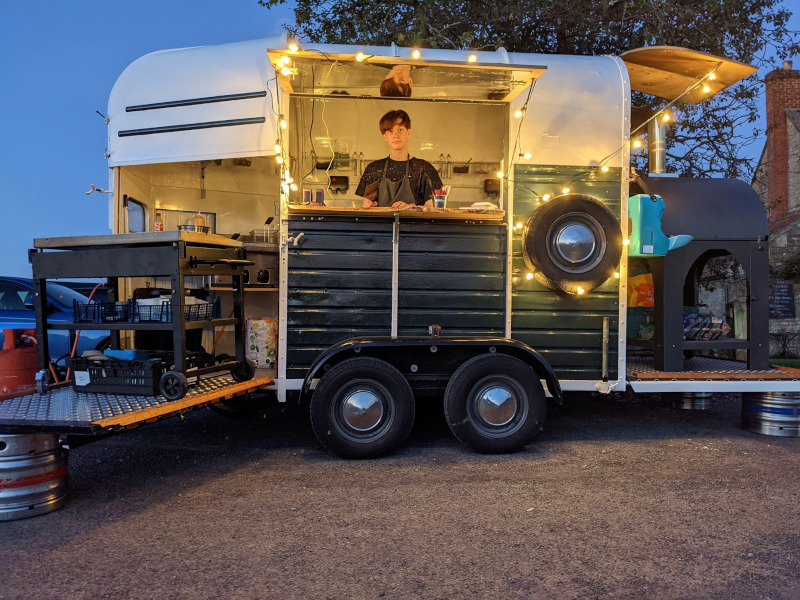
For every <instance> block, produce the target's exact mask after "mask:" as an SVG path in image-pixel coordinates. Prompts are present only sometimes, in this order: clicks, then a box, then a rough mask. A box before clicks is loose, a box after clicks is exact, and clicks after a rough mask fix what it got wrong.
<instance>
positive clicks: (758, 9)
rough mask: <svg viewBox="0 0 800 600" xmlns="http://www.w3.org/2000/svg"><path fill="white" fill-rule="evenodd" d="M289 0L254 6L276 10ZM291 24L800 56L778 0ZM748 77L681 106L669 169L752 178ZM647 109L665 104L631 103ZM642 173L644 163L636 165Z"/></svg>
mask: <svg viewBox="0 0 800 600" xmlns="http://www.w3.org/2000/svg"><path fill="white" fill-rule="evenodd" d="M285 3H286V0H259V4H262V5H264V6H267V7H268V8H269V7H272V6H277V5H279V4H285ZM294 12H295V20H296V22H295V24H294V25H290V26H288V27H287V29H288V31H289V32H290V33H291V34H292V35H294V36H296V37H297V38H298V39H305V40H308V41H311V42H323V43H342V44H354V43H363V44H370V45H377V46H388V45H390V44H391V43H393V42H394V43H396V44H398V45H400V46H417V47H431V48H453V49H466V48H474V49H495V48H497V47H499V46H503V47H505V48H506V49H507V50H509V51H513V52H533V53H546V54H549V53H556V54H579V55H599V54H619V53H621V52H624V51H625V50H631V49H634V48H639V47H643V46H655V45H667V46H682V47H687V48H692V49H695V50H701V51H704V52H708V53H711V54H716V55H720V56H725V57H727V58H732V59H735V60H739V61H742V62H746V63H751V64H755V65H756V66H765V67H768V69H769V70H772V69H773V68H775V67H776V66H779V64H776V63H774V62H771V61H774V60H775V58H777V59H779V60H780V59H784V58H787V57H788V56H792V55H794V54H797V53H799V52H800V36H798V33H797V32H792V31H789V30H788V29H787V22H788V19H789V17H790V11H789V10H788V9H787V8H785V7H784V6H783V4H782V2H781V0H611V1H610V2H609V1H603V2H599V1H597V0H552V1H550V0H455V1H450V0H338V1H337V0H296V8H295V11H294ZM760 92H761V82H760V81H759V80H758V78H757V77H756V76H755V75H754V76H751V77H749V78H747V79H746V80H745V81H744V82H742V83H740V84H738V85H736V86H733V87H732V88H730V89H728V90H726V91H725V92H722V93H720V94H717V96H716V97H715V98H713V99H711V100H710V101H708V102H705V103H702V104H700V105H699V106H690V105H683V104H677V105H675V108H674V111H673V112H674V115H675V117H676V121H677V123H678V125H677V126H674V127H670V128H668V139H667V146H668V150H667V165H668V170H670V171H675V172H678V173H680V174H682V175H686V176H711V175H717V176H720V175H722V176H726V177H741V178H749V177H750V176H751V175H752V170H753V168H752V165H751V164H750V158H749V157H748V156H746V155H745V151H746V149H747V147H748V146H750V145H752V144H754V143H755V142H756V140H757V138H758V137H759V136H760V135H761V133H762V131H760V130H759V129H758V126H757V120H758V116H759V106H758V104H759V95H760ZM634 100H635V102H636V103H637V104H638V105H640V106H644V107H646V108H661V107H663V105H664V104H665V102H663V101H660V100H657V99H653V98H647V97H637V98H635V99H634ZM639 166H640V167H643V165H639Z"/></svg>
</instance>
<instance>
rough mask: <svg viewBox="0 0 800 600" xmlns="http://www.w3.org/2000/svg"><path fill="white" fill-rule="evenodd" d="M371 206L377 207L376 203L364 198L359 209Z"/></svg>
mask: <svg viewBox="0 0 800 600" xmlns="http://www.w3.org/2000/svg"><path fill="white" fill-rule="evenodd" d="M373 206H378V203H377V202H375V200H370V199H369V198H364V201H363V202H362V203H361V208H372V207H373Z"/></svg>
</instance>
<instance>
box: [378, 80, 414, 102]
mask: <svg viewBox="0 0 800 600" xmlns="http://www.w3.org/2000/svg"><path fill="white" fill-rule="evenodd" d="M381 96H389V97H395V98H410V97H411V84H410V83H400V82H399V81H396V80H395V79H393V78H391V77H389V78H388V79H384V80H383V81H381Z"/></svg>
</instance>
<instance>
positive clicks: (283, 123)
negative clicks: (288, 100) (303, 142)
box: [281, 115, 286, 129]
mask: <svg viewBox="0 0 800 600" xmlns="http://www.w3.org/2000/svg"><path fill="white" fill-rule="evenodd" d="M281 129H286V119H284V118H283V115H281Z"/></svg>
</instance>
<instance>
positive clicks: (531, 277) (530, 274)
mask: <svg viewBox="0 0 800 600" xmlns="http://www.w3.org/2000/svg"><path fill="white" fill-rule="evenodd" d="M525 279H527V280H528V281H530V280H531V279H533V273H531V272H530V271H528V272H527V273H525Z"/></svg>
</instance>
